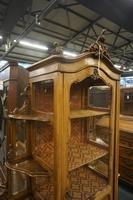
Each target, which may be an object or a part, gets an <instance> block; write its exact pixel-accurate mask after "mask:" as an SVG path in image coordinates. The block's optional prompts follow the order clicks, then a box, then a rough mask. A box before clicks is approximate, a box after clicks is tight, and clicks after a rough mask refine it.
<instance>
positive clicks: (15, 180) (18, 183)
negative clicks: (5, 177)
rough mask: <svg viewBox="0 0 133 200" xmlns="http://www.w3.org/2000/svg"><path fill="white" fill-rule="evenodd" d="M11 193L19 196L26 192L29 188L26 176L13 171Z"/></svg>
mask: <svg viewBox="0 0 133 200" xmlns="http://www.w3.org/2000/svg"><path fill="white" fill-rule="evenodd" d="M11 183H12V184H11V185H10V187H11V193H12V195H17V194H19V193H21V192H24V191H26V190H27V188H28V179H27V176H26V175H25V174H22V173H19V172H15V171H11Z"/></svg>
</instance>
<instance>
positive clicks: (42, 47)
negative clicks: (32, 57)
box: [19, 40, 48, 51]
mask: <svg viewBox="0 0 133 200" xmlns="http://www.w3.org/2000/svg"><path fill="white" fill-rule="evenodd" d="M19 44H21V45H23V46H27V47H31V48H35V49H40V50H45V51H47V50H48V47H47V46H45V45H40V44H36V43H33V42H28V41H25V40H21V41H19Z"/></svg>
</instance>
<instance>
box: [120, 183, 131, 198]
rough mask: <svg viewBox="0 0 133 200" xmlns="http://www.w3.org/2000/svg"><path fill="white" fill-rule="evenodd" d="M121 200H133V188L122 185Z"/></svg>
mask: <svg viewBox="0 0 133 200" xmlns="http://www.w3.org/2000/svg"><path fill="white" fill-rule="evenodd" d="M119 200H133V187H132V188H131V187H129V186H127V185H125V184H124V183H120V184H119Z"/></svg>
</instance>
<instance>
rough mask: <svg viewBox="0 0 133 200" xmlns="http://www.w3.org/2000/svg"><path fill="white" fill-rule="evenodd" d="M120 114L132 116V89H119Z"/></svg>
mask: <svg viewBox="0 0 133 200" xmlns="http://www.w3.org/2000/svg"><path fill="white" fill-rule="evenodd" d="M120 113H121V114H122V115H130V116H131V115H132V116H133V87H127V88H126V87H125V88H121V96H120Z"/></svg>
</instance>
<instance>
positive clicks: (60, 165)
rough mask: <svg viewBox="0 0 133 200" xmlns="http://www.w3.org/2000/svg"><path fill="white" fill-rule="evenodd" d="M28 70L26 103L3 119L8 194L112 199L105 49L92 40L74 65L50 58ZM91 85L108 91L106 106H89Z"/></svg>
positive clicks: (109, 68)
mask: <svg viewBox="0 0 133 200" xmlns="http://www.w3.org/2000/svg"><path fill="white" fill-rule="evenodd" d="M60 53H61V52H60ZM28 70H29V77H30V78H29V85H27V87H26V88H25V90H24V94H23V95H24V96H25V102H24V104H23V106H22V108H21V109H18V110H15V111H14V112H13V114H10V115H9V117H10V124H11V130H10V134H9V135H8V155H7V158H8V159H7V163H6V166H7V167H8V168H9V169H10V170H11V173H10V182H9V196H10V197H14V198H15V199H17V198H21V199H24V198H25V197H26V196H27V195H32V196H33V197H34V199H37V200H44V199H47V200H54V199H56V200H63V199H66V200H78V199H79V200H81V199H82V200H86V199H88V200H92V199H93V200H94V199H95V200H117V199H118V196H117V195H118V144H119V120H118V116H119V78H120V71H118V70H117V69H115V68H114V66H113V64H112V63H111V61H110V59H109V57H108V54H107V53H106V49H105V47H104V46H102V45H101V44H100V43H98V42H97V43H96V44H94V45H92V46H91V47H90V48H89V49H87V50H86V51H85V52H84V53H82V54H80V55H79V56H78V57H77V58H73V59H70V58H66V57H63V56H62V55H53V56H50V57H48V58H46V59H44V60H42V61H40V62H38V63H35V64H33V65H32V66H31V67H30V68H29V69H28ZM93 86H97V87H101V86H107V87H108V90H109V93H110V98H111V99H109V102H108V104H107V105H108V106H107V107H106V108H101V107H98V106H95V107H93V106H89V92H90V91H91V89H92V87H93ZM103 116H104V117H105V116H108V119H109V124H108V127H104V126H103V125H100V123H99V121H100V120H101V118H102V117H103ZM14 180H15V181H14ZM17 181H18V182H17ZM18 186H19V187H18Z"/></svg>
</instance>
